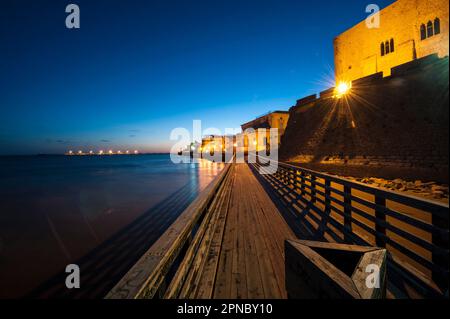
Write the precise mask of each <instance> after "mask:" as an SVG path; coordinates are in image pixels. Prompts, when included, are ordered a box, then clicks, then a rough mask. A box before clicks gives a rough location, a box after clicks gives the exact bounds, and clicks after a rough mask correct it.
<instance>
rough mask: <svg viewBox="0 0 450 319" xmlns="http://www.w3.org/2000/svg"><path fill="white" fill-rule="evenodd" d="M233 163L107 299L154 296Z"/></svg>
mask: <svg viewBox="0 0 450 319" xmlns="http://www.w3.org/2000/svg"><path fill="white" fill-rule="evenodd" d="M230 165H231V164H228V165H226V166H225V168H224V169H223V170H222V172H221V173H220V174H219V175H218V176H217V177H216V178H215V179H214V180H213V181H212V182H211V183H210V184H209V185H208V186H207V187H206V188H205V189H204V190H203V191H202V192H201V193H200V195H199V196H198V197H197V199H196V200H195V201H194V202H193V203H192V204H191V205H189V207H188V208H187V209H186V210H185V211H184V212H183V213H182V214H181V215H180V216H179V217H178V218H177V220H176V221H175V222H174V223H173V224H172V226H170V227H169V229H167V231H166V232H165V233H164V234H163V235H162V236H161V237H160V238H159V239H158V241H156V243H155V244H154V245H153V246H152V247H151V248H150V249H149V250H148V251H147V252H146V253H145V254H144V255H143V256H142V257H141V258H140V259H139V261H138V262H137V263H136V264H135V265H134V266H133V267H132V268H131V269H130V271H129V272H128V273H127V274H126V275H125V276H124V277H123V278H122V279H121V280H120V281H119V283H118V284H117V285H116V286H115V287H114V288H113V289H112V290H111V291H110V292H109V293H108V294H107V296H106V298H107V299H116V298H120V299H129V298H142V297H152V296H153V295H154V294H155V293H156V291H157V289H158V288H159V285H160V284H161V283H162V282H163V279H164V278H163V277H164V276H165V274H166V273H167V272H168V270H169V268H170V265H171V263H172V262H173V261H174V260H175V258H176V257H177V256H178V253H179V251H180V250H181V248H182V245H183V244H184V242H185V241H186V240H187V238H188V236H189V234H190V232H191V231H192V229H193V227H194V225H195V223H196V221H197V220H198V218H199V217H200V215H201V213H202V212H203V211H204V209H205V208H206V207H207V205H208V204H209V202H210V201H211V200H212V199H213V197H214V195H215V192H216V191H217V189H218V188H219V186H220V184H221V183H222V181H223V179H224V178H225V176H226V174H227V173H228V171H229V168H230Z"/></svg>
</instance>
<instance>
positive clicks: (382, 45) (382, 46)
mask: <svg viewBox="0 0 450 319" xmlns="http://www.w3.org/2000/svg"><path fill="white" fill-rule="evenodd" d="M380 49H381V56H384V43H383V42H381V47H380Z"/></svg>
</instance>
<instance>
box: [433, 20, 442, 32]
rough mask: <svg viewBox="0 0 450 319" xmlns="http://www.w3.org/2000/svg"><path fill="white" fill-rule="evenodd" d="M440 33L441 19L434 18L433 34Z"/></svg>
mask: <svg viewBox="0 0 450 319" xmlns="http://www.w3.org/2000/svg"><path fill="white" fill-rule="evenodd" d="M439 33H441V20H439V18H436V19H434V34H439Z"/></svg>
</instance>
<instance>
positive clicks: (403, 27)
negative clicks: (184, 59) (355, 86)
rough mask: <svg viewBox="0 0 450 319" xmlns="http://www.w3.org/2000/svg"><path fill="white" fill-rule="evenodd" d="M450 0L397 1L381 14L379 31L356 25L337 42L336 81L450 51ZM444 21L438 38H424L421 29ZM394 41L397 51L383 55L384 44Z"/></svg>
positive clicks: (363, 22)
mask: <svg viewBox="0 0 450 319" xmlns="http://www.w3.org/2000/svg"><path fill="white" fill-rule="evenodd" d="M448 8H449V7H448V0H397V1H396V2H394V3H393V4H391V5H390V6H388V7H386V8H384V9H383V10H381V12H380V26H379V28H371V29H369V28H367V25H366V22H365V21H362V22H361V23H359V24H357V25H355V26H354V27H352V28H351V29H349V30H347V31H346V32H344V33H342V34H340V35H339V36H337V37H336V39H335V40H334V50H335V76H336V81H338V82H339V81H352V80H354V79H358V78H361V77H364V76H368V75H371V74H374V73H377V72H382V73H384V76H389V75H390V70H391V68H392V67H395V66H397V65H400V64H403V63H406V62H410V61H412V60H413V59H414V58H422V57H425V56H427V55H430V54H434V53H437V54H438V55H439V57H444V56H447V55H448V52H449V18H448V17H449V9H448ZM436 18H439V20H440V30H439V31H440V32H439V34H438V35H436V36H431V37H429V38H426V39H423V40H422V39H421V30H420V27H421V26H422V25H423V24H424V25H426V24H427V22H428V21H431V22H434V20H435V19H436ZM391 39H392V41H393V44H394V52H391V53H389V54H384V55H382V54H381V43H385V42H386V41H389V42H390V40H391Z"/></svg>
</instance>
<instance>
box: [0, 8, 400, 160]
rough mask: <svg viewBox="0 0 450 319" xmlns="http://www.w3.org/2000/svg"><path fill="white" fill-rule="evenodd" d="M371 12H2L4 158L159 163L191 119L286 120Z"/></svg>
mask: <svg viewBox="0 0 450 319" xmlns="http://www.w3.org/2000/svg"><path fill="white" fill-rule="evenodd" d="M392 2H393V1H392V0H379V1H377V2H376V3H377V4H378V5H380V7H385V6H386V5H388V4H390V3H392ZM69 3H76V4H78V5H79V6H80V9H81V29H79V30H69V29H67V28H66V27H65V19H66V16H67V14H66V13H65V7H66V5H68V4H69ZM369 3H371V2H370V1H362V0H345V1H320V0H316V1H303V0H289V1H288V0H257V1H253V0H209V1H200V0H147V1H144V0H140V1H139V0H127V1H125V0H121V1H115V0H70V1H69V0H67V1H63V0H45V1H44V0H33V1H32V0H30V1H24V0H6V1H5V0H2V1H1V2H0V110H1V113H0V154H35V153H62V152H65V151H67V150H69V149H73V150H78V149H83V150H88V149H93V150H99V149H105V150H106V149H111V148H112V149H139V150H141V151H145V152H163V151H168V150H169V149H170V146H171V145H172V144H173V143H174V142H173V141H170V140H169V134H170V131H171V130H172V129H174V128H176V127H186V128H188V129H189V130H192V121H193V120H195V119H200V120H202V127H203V128H204V129H205V128H207V127H217V128H219V129H221V130H224V129H225V128H226V127H233V128H234V127H239V125H240V124H242V123H244V122H246V121H249V120H251V119H253V118H255V117H256V116H258V115H261V114H262V113H265V112H267V111H269V110H276V109H282V110H287V109H288V108H289V107H290V106H292V105H293V104H295V101H296V100H297V99H299V98H301V97H303V96H306V95H309V94H312V93H318V92H319V91H321V90H323V89H326V88H328V87H330V86H331V85H332V82H331V81H332V79H333V68H334V66H333V38H334V37H335V36H336V35H338V34H339V33H341V32H343V31H345V30H346V29H348V28H349V27H351V26H352V25H354V24H355V23H357V22H359V21H361V20H363V19H365V17H366V16H367V14H366V13H365V7H366V5H367V4H369Z"/></svg>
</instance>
